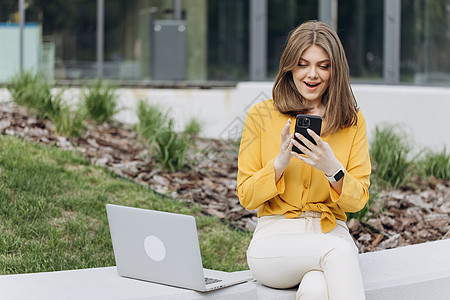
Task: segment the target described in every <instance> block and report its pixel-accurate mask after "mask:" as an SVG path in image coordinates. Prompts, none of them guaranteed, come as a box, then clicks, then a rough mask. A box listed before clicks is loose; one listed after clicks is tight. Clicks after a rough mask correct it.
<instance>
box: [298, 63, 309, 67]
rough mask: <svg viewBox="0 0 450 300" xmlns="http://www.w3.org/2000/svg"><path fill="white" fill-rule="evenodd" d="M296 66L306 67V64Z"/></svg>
mask: <svg viewBox="0 0 450 300" xmlns="http://www.w3.org/2000/svg"><path fill="white" fill-rule="evenodd" d="M298 66H299V67H306V66H307V64H305V63H299V64H298Z"/></svg>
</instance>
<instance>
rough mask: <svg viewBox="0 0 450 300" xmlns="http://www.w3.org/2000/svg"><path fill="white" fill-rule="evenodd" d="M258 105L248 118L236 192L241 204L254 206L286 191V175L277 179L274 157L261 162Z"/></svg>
mask: <svg viewBox="0 0 450 300" xmlns="http://www.w3.org/2000/svg"><path fill="white" fill-rule="evenodd" d="M259 124H260V122H259V113H258V110H257V107H255V106H254V107H252V108H251V109H250V110H249V112H248V114H247V117H246V119H245V125H244V129H243V132H242V139H241V145H240V148H239V156H238V174H237V190H236V192H237V195H238V197H239V201H240V202H241V204H242V206H244V207H245V208H247V209H249V210H253V209H256V208H258V207H259V206H261V205H262V204H263V203H264V202H266V201H268V200H269V199H271V198H273V197H275V196H276V195H278V194H281V193H283V192H284V189H285V181H284V175H283V176H282V177H281V179H280V180H279V181H278V182H275V169H274V166H273V162H274V160H275V158H273V159H271V160H269V161H267V162H266V163H263V162H262V158H261V127H260V125H259Z"/></svg>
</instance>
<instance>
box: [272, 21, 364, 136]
mask: <svg viewBox="0 0 450 300" xmlns="http://www.w3.org/2000/svg"><path fill="white" fill-rule="evenodd" d="M312 45H317V46H320V47H322V48H323V49H324V50H325V51H326V52H327V54H328V56H329V58H330V65H331V74H330V82H329V86H328V88H327V90H326V91H325V93H324V94H323V96H322V104H323V105H324V106H325V115H324V119H325V120H326V123H325V127H324V128H322V135H327V134H329V133H334V132H336V131H337V130H339V129H342V128H345V127H349V126H352V125H355V124H356V122H357V112H358V104H357V102H356V99H355V96H354V95H353V92H352V89H351V86H350V79H349V68H348V63H347V58H346V57H345V52H344V48H343V47H342V44H341V41H340V40H339V37H338V35H337V34H336V32H335V31H334V30H333V28H331V27H330V26H328V25H327V24H325V23H322V22H318V21H308V22H305V23H303V24H301V25H300V26H298V27H297V28H295V29H294V30H293V31H291V33H290V34H289V37H288V41H287V44H286V48H285V49H284V51H283V54H282V56H281V59H280V66H279V70H278V74H277V77H276V79H275V83H274V86H273V90H272V95H273V102H274V105H275V107H276V108H277V109H278V110H279V111H280V112H281V113H284V114H289V115H296V114H298V113H305V112H307V108H306V106H305V104H304V99H303V97H302V95H301V94H300V93H299V91H298V90H297V87H296V86H295V83H294V80H293V78H292V70H293V69H294V67H295V66H297V64H298V62H299V61H300V57H301V55H302V53H303V51H305V50H306V49H308V48H309V47H310V46H312Z"/></svg>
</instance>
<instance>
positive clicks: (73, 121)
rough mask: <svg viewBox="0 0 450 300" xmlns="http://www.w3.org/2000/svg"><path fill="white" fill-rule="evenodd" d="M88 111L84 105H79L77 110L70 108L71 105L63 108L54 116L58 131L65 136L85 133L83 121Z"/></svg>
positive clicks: (76, 135)
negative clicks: (73, 110)
mask: <svg viewBox="0 0 450 300" xmlns="http://www.w3.org/2000/svg"><path fill="white" fill-rule="evenodd" d="M86 115H87V112H86V109H85V108H83V107H79V108H78V109H77V110H76V111H75V112H72V111H71V110H70V107H68V106H65V107H64V108H62V109H61V111H60V112H59V114H56V115H54V116H53V117H52V121H53V122H54V123H55V126H56V132H57V133H58V134H60V135H63V136H70V137H78V136H80V135H81V134H82V133H83V130H84V126H83V121H84V119H85V118H86Z"/></svg>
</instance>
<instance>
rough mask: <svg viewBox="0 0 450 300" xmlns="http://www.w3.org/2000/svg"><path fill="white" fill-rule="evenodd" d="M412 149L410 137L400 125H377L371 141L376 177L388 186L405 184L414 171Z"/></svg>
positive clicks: (371, 155) (395, 186) (371, 153)
mask: <svg viewBox="0 0 450 300" xmlns="http://www.w3.org/2000/svg"><path fill="white" fill-rule="evenodd" d="M411 150H412V147H411V145H410V143H409V141H408V138H407V136H406V135H405V134H404V133H403V132H401V131H400V127H398V126H397V127H394V126H392V125H385V126H376V127H375V132H374V135H373V139H372V141H371V143H370V157H371V160H372V163H373V166H374V174H373V175H374V177H375V178H376V179H377V180H378V181H379V182H381V183H383V184H385V185H387V186H391V187H394V188H397V187H402V186H404V185H405V184H406V183H407V182H408V180H409V178H410V177H411V175H412V172H413V162H412V160H411V158H410V157H409V155H410V152H411Z"/></svg>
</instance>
